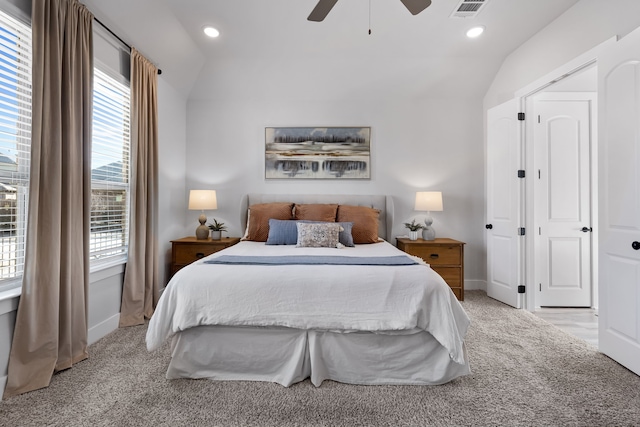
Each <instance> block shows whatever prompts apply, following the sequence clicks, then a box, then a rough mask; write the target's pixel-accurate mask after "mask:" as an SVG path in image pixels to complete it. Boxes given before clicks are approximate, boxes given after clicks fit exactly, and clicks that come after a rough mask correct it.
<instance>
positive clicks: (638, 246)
mask: <svg viewBox="0 0 640 427" xmlns="http://www.w3.org/2000/svg"><path fill="white" fill-rule="evenodd" d="M631 247H632V248H633V249H635V250H636V251H637V250H638V249H640V242H638V241H636V242H633V243H632V244H631Z"/></svg>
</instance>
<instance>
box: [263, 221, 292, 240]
mask: <svg viewBox="0 0 640 427" xmlns="http://www.w3.org/2000/svg"><path fill="white" fill-rule="evenodd" d="M296 243H298V227H296V222H295V221H291V220H283V219H273V218H271V219H270V220H269V235H268V237H267V241H266V242H265V245H295V244H296Z"/></svg>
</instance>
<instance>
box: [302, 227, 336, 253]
mask: <svg viewBox="0 0 640 427" xmlns="http://www.w3.org/2000/svg"><path fill="white" fill-rule="evenodd" d="M296 225H297V227H298V243H297V244H296V246H297V247H301V248H337V247H339V246H338V245H340V247H341V246H342V244H340V241H339V238H338V236H339V234H340V231H342V230H344V229H343V228H342V226H341V225H340V224H338V223H330V222H324V223H313V222H298V223H297V224H296Z"/></svg>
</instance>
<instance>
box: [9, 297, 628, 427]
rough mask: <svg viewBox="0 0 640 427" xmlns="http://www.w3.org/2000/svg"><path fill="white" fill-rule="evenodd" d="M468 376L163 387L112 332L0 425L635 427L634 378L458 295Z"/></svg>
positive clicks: (511, 315)
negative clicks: (435, 382)
mask: <svg viewBox="0 0 640 427" xmlns="http://www.w3.org/2000/svg"><path fill="white" fill-rule="evenodd" d="M465 297H466V300H465V301H464V303H463V305H464V308H465V310H466V311H467V313H468V314H469V317H470V318H471V320H472V325H471V328H470V330H469V334H468V335H467V341H466V342H467V351H468V355H469V359H470V362H471V369H472V374H471V375H468V376H466V377H463V378H459V379H457V380H455V381H452V382H450V383H448V384H444V385H441V386H357V385H348V384H341V383H337V382H333V381H325V382H324V383H323V384H322V386H321V387H319V388H316V387H314V386H313V385H312V384H311V383H310V382H309V381H308V380H306V381H303V382H301V383H298V384H295V385H293V386H291V387H289V388H285V387H282V386H280V385H278V384H272V383H259V382H229V381H211V380H171V381H169V380H166V379H165V377H164V374H165V371H166V368H167V364H168V360H169V354H170V353H169V347H168V345H165V346H164V347H163V348H162V349H160V350H158V351H156V352H153V353H148V352H147V351H146V349H145V345H144V335H145V331H146V326H138V327H132V328H127V329H120V330H117V331H115V332H113V333H112V334H110V335H108V336H107V337H105V338H103V339H102V340H100V341H99V342H97V343H96V344H94V345H92V346H91V347H90V349H89V350H90V358H89V359H88V360H86V361H84V362H81V363H79V364H77V365H76V366H75V367H74V368H72V369H69V370H67V371H64V372H61V373H58V374H56V375H55V376H54V378H53V379H52V381H51V385H50V386H49V387H48V388H47V389H43V390H38V391H34V392H31V393H27V394H24V395H22V396H17V397H13V398H10V399H7V400H5V401H2V402H0V425H2V426H502V425H504V426H638V425H640V377H638V376H637V375H635V374H633V373H632V372H630V371H628V370H627V369H625V368H624V367H622V366H620V365H618V364H617V363H616V362H614V361H612V360H611V359H609V358H607V357H606V356H604V355H602V354H600V353H598V352H597V351H596V350H595V349H594V348H593V347H591V346H589V345H588V344H587V343H585V342H584V341H581V340H579V339H578V338H574V337H572V336H571V335H568V334H567V333H565V332H563V331H561V330H560V329H558V328H556V327H554V326H552V325H551V324H549V323H547V322H546V321H544V320H542V319H540V318H538V317H536V316H534V315H532V314H531V313H528V312H526V311H523V310H515V309H512V308H510V307H507V306H505V305H503V304H501V303H499V302H497V301H494V300H492V299H490V298H488V297H487V296H486V294H484V293H483V292H480V291H471V292H467V293H466V295H465Z"/></svg>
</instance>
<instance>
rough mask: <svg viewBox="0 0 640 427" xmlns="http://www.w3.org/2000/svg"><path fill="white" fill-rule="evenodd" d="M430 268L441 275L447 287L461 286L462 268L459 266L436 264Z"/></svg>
mask: <svg viewBox="0 0 640 427" xmlns="http://www.w3.org/2000/svg"><path fill="white" fill-rule="evenodd" d="M431 268H432V269H433V270H434V271H435V272H436V273H438V274H439V275H440V276H442V278H443V279H444V281H445V282H447V284H448V285H449V287H451V288H460V287H462V269H461V268H460V267H438V266H436V265H432V266H431Z"/></svg>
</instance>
